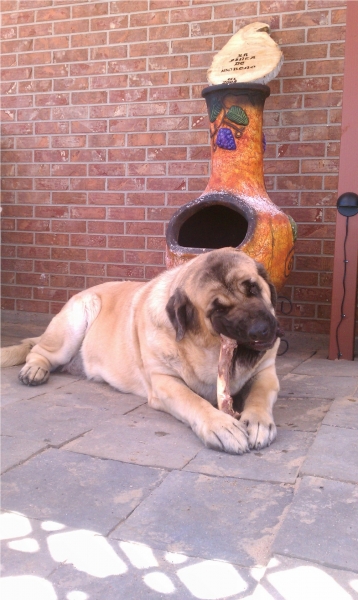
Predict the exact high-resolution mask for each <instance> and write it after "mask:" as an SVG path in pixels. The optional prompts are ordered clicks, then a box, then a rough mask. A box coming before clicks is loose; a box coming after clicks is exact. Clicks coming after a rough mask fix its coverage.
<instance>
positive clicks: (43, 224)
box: [17, 219, 50, 231]
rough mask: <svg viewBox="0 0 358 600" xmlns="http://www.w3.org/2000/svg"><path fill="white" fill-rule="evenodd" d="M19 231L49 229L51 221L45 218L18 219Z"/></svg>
mask: <svg viewBox="0 0 358 600" xmlns="http://www.w3.org/2000/svg"><path fill="white" fill-rule="evenodd" d="M17 228H18V230H19V231H49V230H50V221H46V220H43V219H17Z"/></svg>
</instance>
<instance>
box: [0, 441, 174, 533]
mask: <svg viewBox="0 0 358 600" xmlns="http://www.w3.org/2000/svg"><path fill="white" fill-rule="evenodd" d="M166 475H167V473H166V472H165V471H161V470H159V469H151V468H149V467H141V466H137V465H129V464H122V463H119V462H116V461H111V460H101V459H96V458H91V457H89V456H84V455H82V454H75V453H73V452H62V451H59V450H54V449H50V450H47V451H45V452H43V453H42V454H40V455H38V456H36V457H34V458H32V459H30V460H29V461H28V462H27V463H26V464H23V465H20V466H19V467H17V468H16V469H13V470H11V471H8V472H7V473H5V475H3V478H2V505H3V509H4V510H12V511H17V512H21V513H24V514H26V516H27V517H29V518H34V519H48V520H53V521H59V522H61V523H64V524H65V525H67V526H71V527H76V528H89V529H94V530H95V531H98V532H99V533H102V534H106V533H108V532H109V531H110V529H112V528H113V527H114V526H115V525H117V524H118V523H119V522H120V521H122V519H125V518H126V517H127V516H128V515H129V514H130V513H131V512H132V511H133V509H134V508H135V507H136V506H138V504H139V503H140V502H141V501H142V500H143V499H144V498H145V497H146V496H147V495H148V494H149V492H150V491H151V490H152V489H154V488H155V487H156V486H157V485H159V483H160V482H161V481H162V480H163V478H165V476H166Z"/></svg>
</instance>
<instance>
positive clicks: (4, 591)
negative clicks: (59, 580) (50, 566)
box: [0, 575, 57, 600]
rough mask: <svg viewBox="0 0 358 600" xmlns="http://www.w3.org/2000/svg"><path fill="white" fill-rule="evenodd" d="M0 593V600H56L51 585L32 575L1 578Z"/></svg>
mask: <svg viewBox="0 0 358 600" xmlns="http://www.w3.org/2000/svg"><path fill="white" fill-rule="evenodd" d="M0 592H1V600H20V599H21V600H57V595H56V593H55V590H54V589H53V587H52V585H51V583H50V582H49V581H46V579H43V578H42V577H36V576H34V575H18V576H17V577H3V578H2V579H1V580H0Z"/></svg>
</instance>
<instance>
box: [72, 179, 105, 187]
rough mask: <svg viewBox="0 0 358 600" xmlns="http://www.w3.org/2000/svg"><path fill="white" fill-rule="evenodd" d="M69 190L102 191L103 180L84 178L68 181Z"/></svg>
mask: <svg viewBox="0 0 358 600" xmlns="http://www.w3.org/2000/svg"><path fill="white" fill-rule="evenodd" d="M70 189H71V190H104V189H105V180H104V179H93V178H90V177H85V178H84V179H80V178H78V177H76V178H74V179H71V180H70Z"/></svg>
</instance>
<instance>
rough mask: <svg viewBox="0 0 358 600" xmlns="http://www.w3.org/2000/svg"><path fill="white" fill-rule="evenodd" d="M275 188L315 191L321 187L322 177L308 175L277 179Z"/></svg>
mask: <svg viewBox="0 0 358 600" xmlns="http://www.w3.org/2000/svg"><path fill="white" fill-rule="evenodd" d="M277 187H278V188H279V189H282V190H304V189H306V190H307V189H311V190H317V189H321V187H322V177H319V176H309V175H298V176H295V175H291V176H289V177H277Z"/></svg>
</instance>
